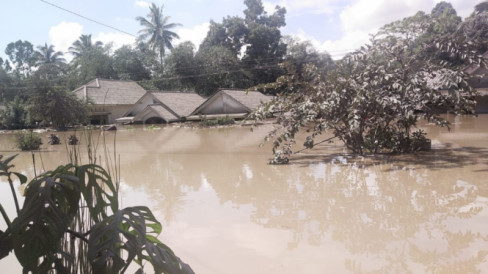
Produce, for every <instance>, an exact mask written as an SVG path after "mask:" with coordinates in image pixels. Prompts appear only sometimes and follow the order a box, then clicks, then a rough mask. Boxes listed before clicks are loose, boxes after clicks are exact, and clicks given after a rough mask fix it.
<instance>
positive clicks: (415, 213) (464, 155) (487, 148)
mask: <svg viewBox="0 0 488 274" xmlns="http://www.w3.org/2000/svg"><path fill="white" fill-rule="evenodd" d="M450 118H452V122H453V126H452V128H451V132H448V131H447V129H439V128H433V127H431V126H430V125H424V126H423V128H424V129H425V130H427V131H428V132H429V137H430V138H432V139H433V142H432V143H433V146H434V150H433V151H431V152H425V153H418V154H413V155H404V156H375V157H369V156H368V157H352V156H349V155H347V154H344V153H343V148H342V146H340V144H328V145H324V146H323V147H322V148H320V149H319V152H320V155H317V154H315V155H310V154H307V153H304V154H300V155H297V156H296V157H295V158H294V159H293V161H292V162H293V164H292V165H288V166H269V165H267V164H266V162H267V158H268V157H269V156H270V149H269V147H265V148H261V149H259V148H257V145H258V144H259V143H260V141H261V139H262V137H263V136H264V135H265V133H266V131H267V130H269V126H265V127H262V128H258V129H257V130H255V131H254V132H253V133H251V132H250V131H249V129H248V128H239V127H237V128H226V129H189V128H177V127H165V128H163V129H161V130H155V131H143V130H142V129H135V130H120V131H119V132H117V133H116V142H117V153H120V154H121V172H122V185H121V198H122V205H123V206H131V205H141V204H144V205H148V206H150V207H151V209H153V211H154V212H155V214H156V216H157V218H158V219H159V220H160V221H162V222H163V224H164V229H163V236H162V240H163V241H164V242H166V243H167V244H168V245H169V246H171V247H172V248H173V249H174V250H175V252H176V253H177V254H178V255H179V256H180V257H181V258H182V259H183V260H184V261H186V262H188V263H189V264H190V265H191V266H192V267H193V269H194V270H195V272H196V273H343V272H355V273H371V272H372V273H423V272H433V273H446V272H447V273H478V272H482V271H483V269H485V270H486V269H488V263H487V259H488V257H487V254H488V115H480V116H479V117H478V118H473V117H450ZM66 134H68V133H66ZM106 134H107V135H106V138H107V140H109V141H108V143H111V142H113V138H114V136H115V135H114V133H106ZM66 136H67V135H66ZM9 138H11V136H10V135H2V136H0V140H1V143H0V150H2V151H4V152H2V153H6V154H10V153H12V152H11V151H12V149H11V148H9V146H10V147H12V141H11V139H9ZM5 151H7V152H5ZM36 157H37V158H36V159H37V160H36V163H38V167H39V163H41V162H42V163H43V165H44V166H45V168H51V167H53V166H55V165H57V164H59V163H60V162H63V161H65V159H66V152H65V148H64V146H63V145H61V146H57V147H51V146H50V147H48V146H45V148H44V150H43V152H42V153H41V154H40V155H36ZM19 158H20V159H18V160H17V161H16V163H15V164H16V165H17V167H18V168H19V170H22V171H23V172H24V173H27V174H32V172H33V170H32V167H31V166H32V165H31V158H30V154H29V153H21V155H20V156H19ZM41 159H42V160H41ZM4 186H5V184H3V183H2V185H1V186H0V187H2V189H3V187H4ZM7 193H8V192H7ZM0 195H2V201H4V196H3V195H7V194H4V192H2V193H1V194H0ZM0 225H3V224H1V223H0ZM11 264H12V263H11V262H6V261H0V266H2V269H5V267H4V266H5V265H7V266H6V267H10V268H12V269H14V270H15V269H16V268H15V266H12V265H11Z"/></svg>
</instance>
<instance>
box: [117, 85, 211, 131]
mask: <svg viewBox="0 0 488 274" xmlns="http://www.w3.org/2000/svg"><path fill="white" fill-rule="evenodd" d="M204 101H205V99H204V98H203V97H201V96H200V95H198V94H196V93H194V92H159V91H158V92H146V93H145V94H144V95H143V96H142V97H141V98H140V99H139V100H137V102H136V103H135V104H134V106H133V107H132V108H131V109H130V110H129V111H127V112H126V113H125V115H124V117H122V118H119V119H117V120H116V122H120V123H124V122H139V123H147V124H155V123H171V122H181V121H185V120H186V118H187V117H188V116H190V114H191V113H192V112H193V111H194V110H195V108H196V107H198V106H199V105H201V104H202V103H203V102H204Z"/></svg>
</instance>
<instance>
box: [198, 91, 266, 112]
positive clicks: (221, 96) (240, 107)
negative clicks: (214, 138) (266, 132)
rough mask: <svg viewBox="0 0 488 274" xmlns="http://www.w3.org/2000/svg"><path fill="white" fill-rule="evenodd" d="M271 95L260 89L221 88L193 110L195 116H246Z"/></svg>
mask: <svg viewBox="0 0 488 274" xmlns="http://www.w3.org/2000/svg"><path fill="white" fill-rule="evenodd" d="M271 99H272V97H271V96H266V95H264V94H262V93H261V92H259V91H246V90H229V89H224V90H220V91H219V92H217V93H216V94H214V95H213V96H211V97H210V98H208V99H207V100H206V101H205V102H204V103H203V104H201V105H200V106H198V107H197V108H196V109H195V110H194V111H193V112H192V118H194V117H201V116H206V117H217V116H229V117H233V118H244V117H246V116H247V115H249V113H251V112H252V111H254V109H256V108H257V107H258V106H259V105H260V104H261V103H266V102H269V101H270V100H271Z"/></svg>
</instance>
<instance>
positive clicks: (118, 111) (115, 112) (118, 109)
mask: <svg viewBox="0 0 488 274" xmlns="http://www.w3.org/2000/svg"><path fill="white" fill-rule="evenodd" d="M131 107H132V105H119V106H96V107H92V108H90V111H91V112H92V113H96V112H106V113H109V114H108V115H107V123H108V124H113V123H115V119H117V118H120V117H123V115H124V114H125V113H126V112H127V111H129V110H130V108H131Z"/></svg>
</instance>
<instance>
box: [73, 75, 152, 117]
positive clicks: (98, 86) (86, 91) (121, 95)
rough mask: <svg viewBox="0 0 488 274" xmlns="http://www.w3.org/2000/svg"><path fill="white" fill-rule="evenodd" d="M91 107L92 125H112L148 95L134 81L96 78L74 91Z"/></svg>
mask: <svg viewBox="0 0 488 274" xmlns="http://www.w3.org/2000/svg"><path fill="white" fill-rule="evenodd" d="M73 92H74V93H75V94H76V96H77V97H78V98H80V99H82V100H84V101H86V102H87V103H88V105H89V115H90V122H91V124H112V123H114V122H115V120H116V119H117V118H120V117H122V116H123V115H124V114H125V113H126V112H127V111H129V110H130V109H131V108H132V107H133V106H134V104H135V103H136V102H137V101H138V100H139V99H140V98H141V97H142V96H143V95H144V94H145V93H146V90H144V89H143V88H142V87H141V86H139V85H138V84H137V83H136V82H134V81H124V80H107V79H100V78H96V79H94V80H92V81H90V82H88V83H87V84H85V85H83V86H81V87H79V88H77V89H75V90H74V91H73Z"/></svg>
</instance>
